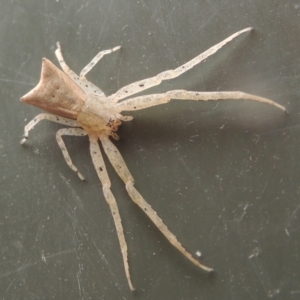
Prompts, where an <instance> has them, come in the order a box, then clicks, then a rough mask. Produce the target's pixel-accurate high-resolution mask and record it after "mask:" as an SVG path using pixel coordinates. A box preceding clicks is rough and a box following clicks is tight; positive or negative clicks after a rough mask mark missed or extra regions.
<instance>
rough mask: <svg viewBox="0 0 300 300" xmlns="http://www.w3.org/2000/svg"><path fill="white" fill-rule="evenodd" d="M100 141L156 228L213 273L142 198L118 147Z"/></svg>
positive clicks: (104, 140)
mask: <svg viewBox="0 0 300 300" xmlns="http://www.w3.org/2000/svg"><path fill="white" fill-rule="evenodd" d="M99 138H100V141H101V143H102V145H103V148H104V151H105V153H106V154H107V156H108V159H109V161H110V162H111V164H112V165H113V167H114V169H115V170H116V172H117V173H118V175H119V176H120V177H121V179H122V180H123V181H124V183H125V186H126V190H127V192H128V194H129V196H130V198H131V199H132V200H133V202H134V203H136V204H137V205H138V206H139V207H140V208H141V209H142V210H143V211H144V212H145V214H146V215H147V216H148V217H149V218H150V219H151V221H152V222H153V223H154V224H155V226H156V227H157V228H158V229H159V230H160V231H161V232H162V234H163V235H164V236H165V237H166V238H167V240H168V241H169V242H170V243H171V244H172V245H173V246H174V247H175V248H177V249H178V250H179V251H180V252H181V253H182V254H183V255H184V256H185V257H186V258H187V259H189V260H190V261H191V262H192V263H193V264H195V265H196V266H198V267H199V268H201V269H203V270H205V271H208V272H211V271H213V269H211V268H208V267H206V266H204V265H202V264H201V263H200V262H199V261H198V260H196V259H195V258H194V257H193V256H192V255H191V254H190V253H189V252H188V251H187V250H186V249H185V248H184V247H183V246H182V245H181V243H180V242H179V241H178V240H177V238H176V236H175V235H174V234H173V233H172V232H171V231H170V230H169V229H168V227H167V226H166V225H165V224H164V223H163V221H162V219H161V218H160V217H159V216H158V215H157V213H156V211H155V210H154V209H153V208H152V207H151V206H150V205H149V204H148V203H147V202H146V200H145V199H144V198H143V197H142V196H141V194H140V193H139V192H138V191H137V190H136V189H135V187H134V180H133V177H132V176H131V174H130V172H129V170H128V168H127V166H126V164H125V162H124V160H123V158H122V156H121V154H120V152H119V151H118V149H117V148H116V146H115V145H114V144H113V143H112V142H111V141H110V140H109V138H108V137H107V136H105V135H100V136H99Z"/></svg>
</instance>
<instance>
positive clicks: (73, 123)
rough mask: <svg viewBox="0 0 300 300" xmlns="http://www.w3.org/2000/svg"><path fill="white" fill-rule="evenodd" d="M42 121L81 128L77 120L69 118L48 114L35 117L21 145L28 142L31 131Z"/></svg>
mask: <svg viewBox="0 0 300 300" xmlns="http://www.w3.org/2000/svg"><path fill="white" fill-rule="evenodd" d="M42 120H48V121H51V122H55V123H59V124H63V125H67V126H72V127H79V125H78V123H77V121H76V120H73V119H69V118H64V117H60V116H56V115H51V114H47V113H42V114H39V115H37V116H35V117H34V118H33V119H32V120H31V121H30V122H29V123H28V124H27V125H26V126H25V128H24V134H23V139H22V140H21V142H20V144H21V145H22V144H24V143H25V142H26V140H27V139H28V135H29V131H30V130H31V129H33V128H34V126H35V125H36V124H37V123H38V122H40V121H42Z"/></svg>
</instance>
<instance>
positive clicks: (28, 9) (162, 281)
mask: <svg viewBox="0 0 300 300" xmlns="http://www.w3.org/2000/svg"><path fill="white" fill-rule="evenodd" d="M299 15H300V6H299V3H298V2H296V1H284V3H283V2H282V1H271V0H266V1H258V0H253V1H243V2H241V1H234V0H230V1H198V0H191V1H186V2H184V3H183V1H179V0H176V1H98V0H94V1H77V0H76V1H62V0H60V1H26V2H25V1H13V2H12V1H10V2H6V3H2V4H1V11H0V19H1V27H0V40H1V43H0V93H1V96H0V99H1V102H0V103H1V108H0V124H1V134H0V175H1V176H0V178H1V180H0V188H1V192H0V194H1V201H0V298H1V299H175V300H177V299H178V300H179V299H269V298H276V299H298V298H299V294H300V288H299V281H300V271H299V270H300V257H299V253H300V249H299V244H300V234H299V226H300V222H299V214H300V201H299V192H300V189H299V174H300V164H299V161H300V153H299V152H300V151H299V149H300V130H299V128H300V105H299V103H300V102H299V101H300V89H299V86H300V82H299V75H300V59H299V57H300V55H299V51H300V50H299V49H300V47H299V46H300V38H299V29H300V25H299ZM248 26H253V27H254V31H253V32H252V33H250V34H244V35H243V36H241V37H239V38H238V39H237V40H235V41H233V42H232V43H231V44H229V45H227V46H226V47H225V48H223V49H221V50H220V51H219V52H218V53H216V54H215V55H214V56H212V57H211V58H209V59H208V60H207V61H206V62H205V63H203V64H200V65H199V66H197V67H196V68H194V69H193V70H191V71H189V72H187V73H185V74H184V75H183V76H181V77H179V78H178V79H176V80H172V81H168V82H165V83H163V84H162V85H160V86H159V87H156V88H153V89H151V90H149V93H150V92H163V91H167V90H171V89H187V90H194V91H197V90H200V91H213V90H224V91H226V90H227V91H230V90H240V91H244V92H248V93H252V94H256V95H259V96H263V97H267V98H270V99H273V100H275V101H277V102H278V103H280V104H282V105H285V106H286V107H287V109H288V110H289V112H290V113H289V115H285V114H284V113H282V112H281V111H280V110H278V109H276V108H274V107H271V106H268V105H264V104H260V103H253V102H246V101H244V100H242V101H240V102H238V101H223V102H219V103H216V102H214V103H204V102H199V103H195V102H193V101H191V102H188V101H185V102H183V101H172V102H171V103H170V104H168V105H162V106H158V107H153V108H150V109H146V110H142V111H138V112H135V113H134V114H132V115H133V116H134V120H133V121H132V122H128V123H125V124H124V125H123V126H122V128H121V129H120V130H119V134H120V136H121V140H120V141H118V142H116V143H115V144H116V145H117V147H118V148H119V150H120V152H121V153H122V155H123V157H124V159H125V161H126V163H127V165H128V167H129V169H130V170H131V172H132V175H133V176H134V177H135V180H136V187H137V189H138V190H139V192H140V193H141V194H142V195H143V196H144V197H145V199H146V200H147V201H148V202H149V203H150V204H151V205H152V207H153V208H154V209H155V210H156V211H157V212H158V214H159V215H160V216H161V217H162V219H163V220H164V222H165V223H166V224H167V225H168V227H169V228H170V229H171V230H172V231H173V232H174V233H175V234H176V236H177V237H178V239H179V240H180V241H181V242H182V243H183V245H184V246H185V247H186V248H187V249H188V250H189V251H191V252H192V253H196V251H200V252H201V253H203V257H202V258H201V262H203V263H204V264H205V265H207V266H209V267H213V268H214V269H215V274H213V275H211V274H206V273H205V272H204V271H202V270H200V269H198V268H197V267H195V266H193V265H192V264H191V263H189V262H188V261H187V260H186V259H185V258H184V257H183V256H182V255H181V254H180V253H179V252H178V251H177V250H176V249H174V248H173V247H172V246H171V245H170V244H169V243H168V242H167V241H166V240H165V239H164V238H163V237H162V235H161V234H160V233H159V231H158V230H157V229H156V228H155V227H154V226H153V225H152V224H151V221H150V220H148V219H147V217H146V216H145V215H144V214H143V212H142V211H140V210H139V209H138V207H136V206H135V204H133V203H132V202H131V201H130V198H129V197H128V195H127V193H126V190H125V187H124V185H123V183H122V182H121V180H120V179H119V178H118V177H117V175H116V173H115V172H114V171H113V170H112V167H111V166H110V165H109V163H108V162H107V160H106V162H107V167H108V171H109V174H110V178H111V180H112V183H113V187H112V191H113V193H114V195H115V197H116V199H117V201H118V204H119V208H120V212H121V216H122V219H123V225H124V228H125V234H126V239H127V243H128V247H129V260H130V261H129V263H130V268H131V274H132V280H133V284H134V285H135V287H136V289H137V291H136V292H135V294H132V293H131V292H130V290H129V287H128V285H127V281H126V277H125V273H124V270H123V263H122V258H121V253H120V248H119V244H118V240H117V236H116V233H115V228H114V223H113V220H112V216H111V215H110V212H109V208H108V207H107V204H106V203H105V200H104V197H103V194H102V190H101V185H100V182H99V180H98V178H97V175H96V172H95V170H94V167H93V165H92V163H91V158H90V156H89V150H88V140H87V138H72V137H70V138H65V142H66V144H67V147H68V149H69V151H70V155H71V157H72V159H73V162H74V163H75V164H76V166H77V167H78V168H79V170H80V171H81V173H82V174H83V175H84V176H85V178H86V179H87V181H86V182H81V181H80V180H79V178H78V177H77V175H76V174H75V173H74V172H73V171H72V170H71V169H69V167H68V166H67V164H66V163H65V161H64V159H63V157H62V154H61V151H60V149H59V147H58V145H57V143H56V140H55V133H56V131H57V130H58V129H59V128H61V127H62V126H60V125H58V124H53V123H49V122H42V123H40V124H39V125H37V126H36V128H35V129H34V130H33V131H32V132H31V133H30V135H29V140H28V142H27V144H26V145H24V146H20V145H19V141H20V140H21V138H22V134H23V128H24V125H25V124H26V123H27V122H29V120H31V119H32V118H33V117H34V116H35V115H37V114H39V113H40V112H41V111H40V110H39V109H37V108H35V107H31V106H29V105H25V104H22V103H20V102H19V99H20V97H21V96H23V95H24V94H26V93H27V92H28V91H29V90H30V89H31V88H32V87H33V86H35V85H36V83H37V82H38V81H39V78H40V70H41V62H42V57H46V58H48V59H49V60H51V61H52V62H54V63H55V64H56V65H58V63H57V61H56V58H55V55H54V50H55V48H56V42H57V41H60V43H61V46H62V50H63V53H64V57H65V59H66V62H67V63H68V65H69V66H70V67H71V68H72V69H73V70H74V71H76V72H79V71H80V70H81V69H82V68H83V67H84V66H85V65H86V64H87V63H88V62H89V61H90V59H92V58H93V57H94V56H95V54H96V53H97V52H98V51H100V50H105V49H109V48H112V47H115V46H118V45H121V46H122V50H121V52H118V51H117V52H116V53H113V54H110V55H108V56H106V57H105V58H104V59H103V60H102V61H101V63H100V64H99V65H98V66H97V67H95V68H94V69H93V70H92V71H91V74H88V78H89V79H90V80H91V81H92V82H93V83H94V84H96V85H97V86H99V87H100V88H101V89H102V90H103V91H104V92H105V93H106V94H107V95H109V94H111V93H113V92H115V91H116V90H117V89H118V88H120V87H122V86H124V85H126V84H128V83H131V82H134V81H137V80H140V79H143V78H146V77H150V76H153V75H155V74H157V73H159V72H162V71H164V70H167V69H171V68H175V67H177V66H179V65H180V64H182V63H184V62H186V61H188V60H189V59H191V58H193V57H195V56H196V55H197V54H199V53H201V52H203V51H205V50H206V49H208V48H209V47H210V46H212V45H214V44H216V43H218V42H220V41H221V40H223V39H224V38H226V37H228V36H229V35H231V34H232V33H234V32H236V31H238V30H241V29H243V28H246V27H248Z"/></svg>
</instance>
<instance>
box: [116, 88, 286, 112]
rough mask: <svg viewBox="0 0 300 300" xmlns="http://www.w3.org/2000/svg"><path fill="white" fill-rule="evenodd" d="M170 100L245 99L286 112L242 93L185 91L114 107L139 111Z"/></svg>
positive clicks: (265, 100) (260, 98) (126, 101)
mask: <svg viewBox="0 0 300 300" xmlns="http://www.w3.org/2000/svg"><path fill="white" fill-rule="evenodd" d="M171 99H177V100H197V101H200V100H202V101H210V100H226V99H232V100H241V99H247V100H251V101H258V102H263V103H266V104H270V105H273V106H276V107H278V108H280V109H281V110H283V111H286V108H285V107H284V106H282V105H280V104H278V103H276V102H274V101H272V100H270V99H267V98H263V97H259V96H255V95H251V94H247V93H243V92H237V91H233V92H192V91H186V90H173V91H168V92H166V93H162V94H151V95H145V96H140V97H135V98H130V99H128V100H124V101H123V102H120V103H118V104H117V105H116V106H117V107H118V108H119V109H120V111H134V110H139V109H144V108H148V107H151V106H155V105H160V104H164V103H168V102H169V101H170V100H171Z"/></svg>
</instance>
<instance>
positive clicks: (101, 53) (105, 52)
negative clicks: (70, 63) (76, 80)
mask: <svg viewBox="0 0 300 300" xmlns="http://www.w3.org/2000/svg"><path fill="white" fill-rule="evenodd" d="M119 49H121V46H117V47H114V48H112V49H109V50H103V51H100V52H99V53H98V54H97V55H96V56H95V57H94V58H93V59H92V60H91V62H90V63H89V64H87V65H86V66H85V67H84V68H83V69H82V71H81V72H80V77H84V76H85V75H86V74H87V73H88V72H89V71H91V69H92V68H93V67H94V66H95V65H96V64H97V63H98V61H99V60H100V59H101V58H102V57H103V56H104V55H106V54H110V53H113V52H115V51H117V50H119Z"/></svg>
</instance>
